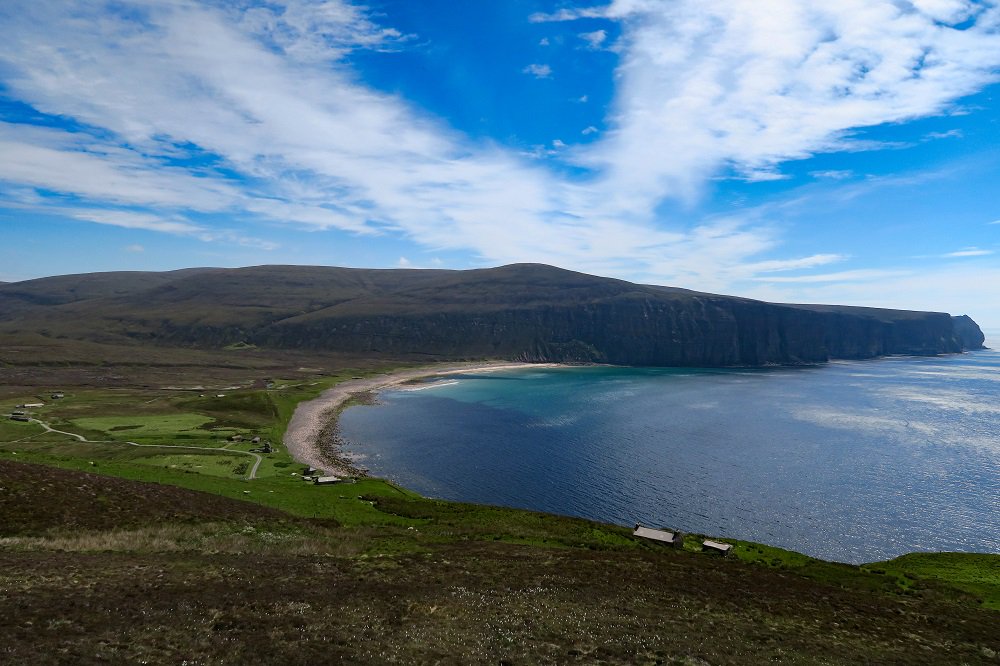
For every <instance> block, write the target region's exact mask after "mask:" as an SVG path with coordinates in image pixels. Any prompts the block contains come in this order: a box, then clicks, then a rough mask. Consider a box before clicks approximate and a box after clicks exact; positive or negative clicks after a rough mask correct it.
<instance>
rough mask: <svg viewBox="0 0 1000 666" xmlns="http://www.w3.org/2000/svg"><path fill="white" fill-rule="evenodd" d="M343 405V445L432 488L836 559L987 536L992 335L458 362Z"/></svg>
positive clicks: (996, 380)
mask: <svg viewBox="0 0 1000 666" xmlns="http://www.w3.org/2000/svg"><path fill="white" fill-rule="evenodd" d="M380 402H381V403H382V404H380V405H376V406H359V407H353V408H351V409H348V410H347V411H346V412H345V413H344V414H343V416H342V418H341V422H340V425H341V434H342V436H343V437H344V438H345V439H346V440H348V441H349V442H350V445H349V447H348V452H349V453H350V454H351V455H353V456H356V457H357V458H358V459H359V461H360V463H359V464H361V465H363V466H366V467H368V468H369V469H370V470H371V472H372V473H373V474H375V475H378V476H384V477H388V478H391V479H394V480H396V481H398V482H399V483H401V484H402V485H404V486H406V487H409V488H412V489H413V490H416V491H417V492H420V493H422V494H424V495H427V496H431V497H440V498H445V499H453V500H462V501H469V502H480V503H487V504H499V505H505V506H513V507H522V508H528V509H535V510H540V511H548V512H553V513H560V514H567V515H575V516H582V517H586V518H593V519H597V520H602V521H608V522H614V523H619V524H625V525H628V524H632V523H635V522H642V523H644V524H648V525H663V526H667V527H672V528H678V529H683V530H685V531H691V532H700V533H707V534H713V535H718V536H724V537H734V538H742V539H751V540H754V541H762V542H765V543H770V544H774V545H778V546H782V547H785V548H790V549H793V550H797V551H800V552H804V553H808V554H810V555H814V556H817V557H823V558H827V559H833V560H839V561H844V562H867V561H875V560H881V559H887V558H890V557H894V556H896V555H900V554H902V553H906V552H910V551H917V550H956V551H978V552H1000V353H997V352H993V351H984V352H975V353H971V354H962V355H956V356H948V357H936V358H913V357H898V358H887V359H881V360H874V361H852V362H836V363H831V364H829V365H825V366H816V367H808V368H781V369H765V370H691V369H662V368H658V369H647V368H639V369H635V368H609V367H587V368H553V369H530V370H523V371H505V372H496V373H489V374H485V373H484V374H468V375H461V376H458V377H455V378H449V379H448V380H444V381H437V382H434V383H432V384H429V385H427V386H424V387H421V390H392V391H385V392H383V393H382V394H381V400H380Z"/></svg>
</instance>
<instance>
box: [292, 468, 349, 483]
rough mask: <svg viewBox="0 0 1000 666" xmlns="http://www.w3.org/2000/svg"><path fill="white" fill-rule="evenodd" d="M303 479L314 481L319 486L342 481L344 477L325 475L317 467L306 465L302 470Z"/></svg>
mask: <svg viewBox="0 0 1000 666" xmlns="http://www.w3.org/2000/svg"><path fill="white" fill-rule="evenodd" d="M302 480H303V481H308V482H312V483H313V484H315V485H317V486H327V485H330V484H332V483H340V482H341V481H343V480H344V479H342V478H340V477H339V476H323V475H322V472H320V471H319V470H318V469H316V468H315V467H306V468H305V469H304V470H302Z"/></svg>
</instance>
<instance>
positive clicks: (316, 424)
mask: <svg viewBox="0 0 1000 666" xmlns="http://www.w3.org/2000/svg"><path fill="white" fill-rule="evenodd" d="M558 365H560V364H558V363H509V362H503V361H498V362H496V363H465V364H456V365H446V366H441V367H433V366H432V367H425V368H415V369H413V370H401V371H399V372H394V373H392V374H381V375H376V376H375V377H368V378H366V379H351V380H348V381H346V382H341V383H339V384H337V385H336V386H334V387H333V388H330V389H327V390H326V391H324V392H323V394H322V395H320V396H319V397H318V398H316V399H314V400H309V401H307V402H302V403H299V406H298V407H297V408H296V409H295V413H294V414H293V415H292V419H291V421H289V423H288V429H287V430H286V431H285V437H284V442H285V446H286V447H287V448H288V453H289V454H290V455H291V456H292V458H294V459H295V460H297V461H299V462H300V463H303V464H305V465H309V466H310V467H315V468H316V469H319V470H323V471H324V472H325V473H326V474H332V475H334V476H351V475H352V473H351V470H350V469H347V468H346V467H345V466H342V465H337V464H336V463H334V462H332V461H331V460H329V459H328V458H327V457H326V456H324V455H323V451H322V448H321V443H320V441H319V438H320V434H321V433H322V432H323V429H324V428H325V427H326V425H327V424H328V423H329V421H330V419H331V417H332V416H333V415H334V413H335V412H336V409H337V408H338V407H340V406H341V405H342V404H343V403H344V402H346V401H347V399H348V398H350V397H351V396H352V395H353V394H355V393H364V392H366V391H375V390H377V389H382V388H386V387H389V386H396V385H398V384H402V383H403V382H408V381H410V380H413V379H420V378H423V377H438V376H446V375H457V374H462V373H467V372H495V371H497V370H518V369H522V368H551V367H556V366H558Z"/></svg>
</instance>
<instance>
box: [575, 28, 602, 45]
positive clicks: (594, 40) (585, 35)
mask: <svg viewBox="0 0 1000 666" xmlns="http://www.w3.org/2000/svg"><path fill="white" fill-rule="evenodd" d="M577 36H578V37H579V38H580V39H582V40H583V41H585V42H587V47H588V48H591V49H599V48H601V46H602V45H603V44H604V41H605V40H606V39H607V38H608V32H607V30H594V31H593V32H581V33H580V34H579V35H577Z"/></svg>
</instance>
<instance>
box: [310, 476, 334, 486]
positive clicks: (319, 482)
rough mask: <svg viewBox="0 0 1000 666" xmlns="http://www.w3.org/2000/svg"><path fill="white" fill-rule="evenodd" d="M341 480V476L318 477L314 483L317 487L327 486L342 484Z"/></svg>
mask: <svg viewBox="0 0 1000 666" xmlns="http://www.w3.org/2000/svg"><path fill="white" fill-rule="evenodd" d="M340 481H341V478H340V477H339V476H317V477H316V478H315V479H313V483H315V484H316V485H317V486H325V485H328V484H331V483H340Z"/></svg>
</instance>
